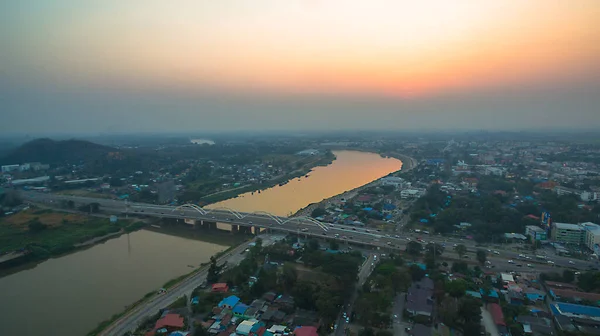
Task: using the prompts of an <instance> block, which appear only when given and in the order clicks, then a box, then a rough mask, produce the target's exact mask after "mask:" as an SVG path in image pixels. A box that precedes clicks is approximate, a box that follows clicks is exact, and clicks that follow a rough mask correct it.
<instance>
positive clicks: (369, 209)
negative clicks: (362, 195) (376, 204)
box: [363, 208, 373, 211]
mask: <svg viewBox="0 0 600 336" xmlns="http://www.w3.org/2000/svg"><path fill="white" fill-rule="evenodd" d="M363 210H364V211H371V210H373V208H363Z"/></svg>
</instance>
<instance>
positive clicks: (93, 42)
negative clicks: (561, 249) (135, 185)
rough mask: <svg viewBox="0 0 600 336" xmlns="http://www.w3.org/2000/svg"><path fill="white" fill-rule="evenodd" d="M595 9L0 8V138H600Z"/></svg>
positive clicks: (258, 1) (514, 4)
mask: <svg viewBox="0 0 600 336" xmlns="http://www.w3.org/2000/svg"><path fill="white" fill-rule="evenodd" d="M599 18H600V1H598V0H560V1H548V0H527V1H524V0H477V1H473V0H438V1H433V0H419V1H417V0H415V1H404V0H370V1H362V0H361V1H353V0H345V1H342V0H286V1H282V0H219V1H198V0H195V1H192V0H190V1H187V0H185V1H184V0H175V1H162V0H161V1H159V0H127V1H123V0H102V1H91V0H90V1H88V0H52V1H49V0H27V1H4V2H2V4H0V46H2V47H1V49H0V98H2V99H1V101H3V104H2V105H3V106H2V111H3V112H2V117H3V119H4V121H6V122H3V123H0V131H2V132H13V133H20V132H27V133H29V132H31V133H36V132H38V133H39V132H75V131H77V132H125V131H177V130H181V131H192V130H238V129H248V130H263V129H264V130H275V129H298V130H301V129H360V128H362V129H443V128H453V129H524V128H525V129H530V128H545V127H550V128H594V127H598V126H600V19H599Z"/></svg>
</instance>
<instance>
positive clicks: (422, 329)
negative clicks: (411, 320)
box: [410, 324, 431, 336]
mask: <svg viewBox="0 0 600 336" xmlns="http://www.w3.org/2000/svg"><path fill="white" fill-rule="evenodd" d="M410 334H411V335H413V336H431V327H428V326H426V325H423V324H415V325H414V326H413V327H412V330H411V331H410Z"/></svg>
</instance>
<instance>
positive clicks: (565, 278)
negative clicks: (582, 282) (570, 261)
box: [563, 270, 575, 283]
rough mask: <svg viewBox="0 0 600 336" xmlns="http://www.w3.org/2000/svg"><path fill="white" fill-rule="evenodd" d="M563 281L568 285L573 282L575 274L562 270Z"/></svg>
mask: <svg viewBox="0 0 600 336" xmlns="http://www.w3.org/2000/svg"><path fill="white" fill-rule="evenodd" d="M563 281H564V282H568V283H571V282H573V281H575V272H573V271H571V270H564V271H563Z"/></svg>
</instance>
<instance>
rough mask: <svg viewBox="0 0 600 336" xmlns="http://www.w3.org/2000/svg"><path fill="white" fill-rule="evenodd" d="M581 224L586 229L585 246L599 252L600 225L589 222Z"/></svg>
mask: <svg viewBox="0 0 600 336" xmlns="http://www.w3.org/2000/svg"><path fill="white" fill-rule="evenodd" d="M581 226H583V228H584V229H585V246H586V247H587V248H589V249H590V250H592V251H594V252H595V253H596V254H598V252H600V225H598V224H594V223H590V222H587V223H583V224H581Z"/></svg>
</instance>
